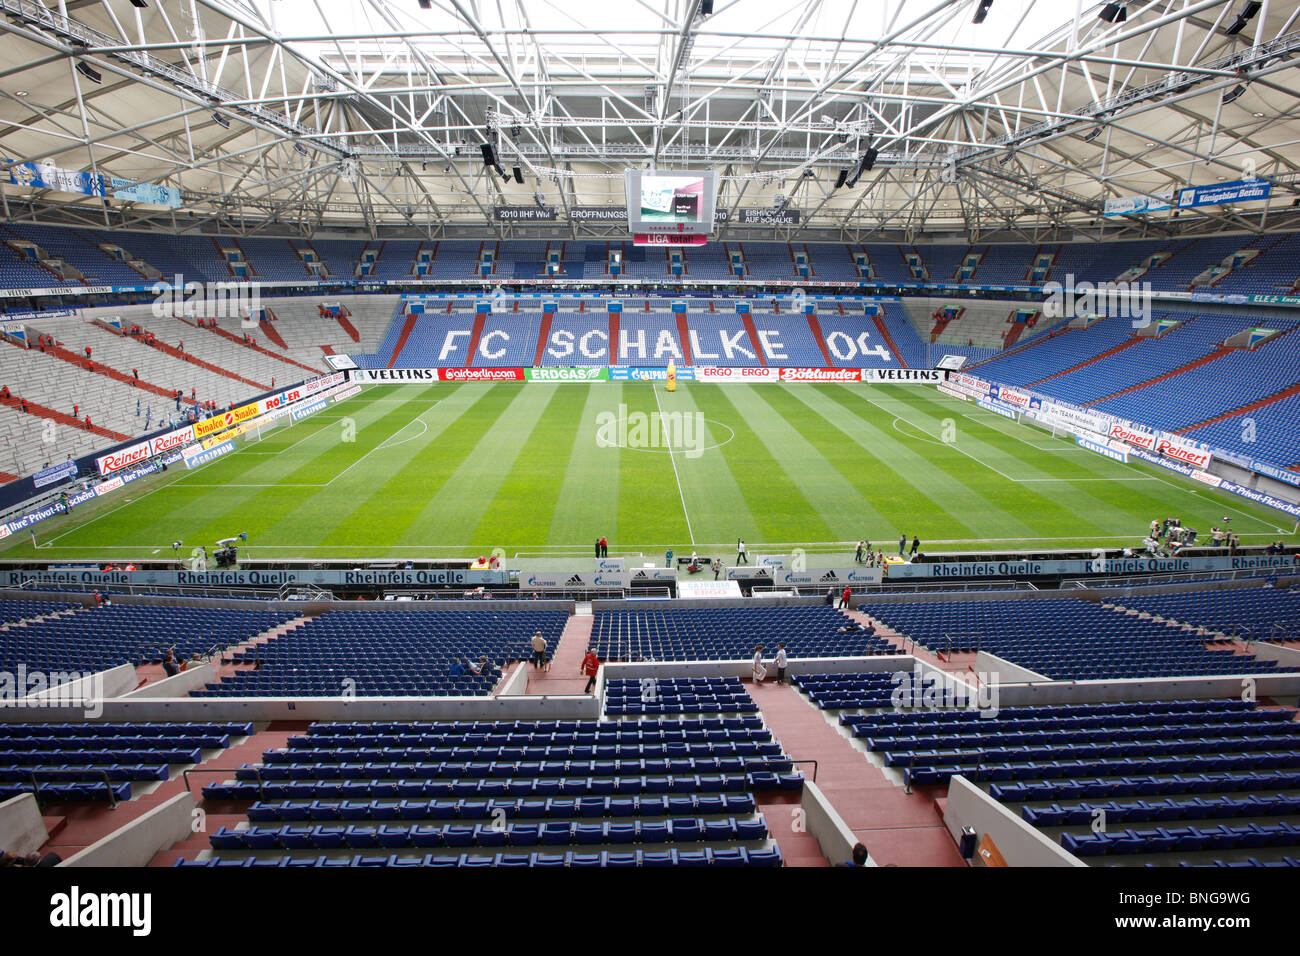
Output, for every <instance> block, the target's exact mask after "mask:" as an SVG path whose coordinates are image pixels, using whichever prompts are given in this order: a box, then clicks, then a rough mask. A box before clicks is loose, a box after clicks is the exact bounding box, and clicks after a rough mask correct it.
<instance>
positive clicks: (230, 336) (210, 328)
mask: <svg viewBox="0 0 1300 956" xmlns="http://www.w3.org/2000/svg"><path fill="white" fill-rule="evenodd" d="M178 318H179V316H178ZM180 321H182V322H184V323H185V324H186V325H191V324H193V323H192V321H191V320H190V319H180ZM197 327H198V328H202V329H203V330H205V331H207V332H211V333H213V334H214V335H219V336H221V338H223V339H226V340H228V341H230V342H234V343H236V344H237V345H242V346H243V347H244V348H246V349H250V350H252V351H254V352H259V353H261V354H262V355H266V356H269V357H270V358H273V359H275V360H276V361H279V362H284V363H285V364H286V365H293V366H296V367H297V368H300V369H303V370H304V371H307V372H310V373H311V374H312V375H319V374H320V369H318V368H312V367H311V366H310V365H304V364H303V363H302V362H298V361H295V360H294V359H291V358H289V357H288V356H287V355H280V354H279V353H277V352H272V351H271V350H270V349H268V348H264V347H263V346H261V345H257V344H256V343H253V342H245V341H244V340H243V339H242V338H240V337H239V336H238V335H236V334H235V333H234V332H230V331H227V330H226V329H223V328H221V327H220V326H216V325H204V326H197ZM259 331H261V330H260V329H259Z"/></svg>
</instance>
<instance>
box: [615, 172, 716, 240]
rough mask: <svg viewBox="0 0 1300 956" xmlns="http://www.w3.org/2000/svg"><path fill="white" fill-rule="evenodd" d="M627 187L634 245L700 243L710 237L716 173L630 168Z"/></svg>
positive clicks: (629, 217) (628, 216) (629, 226)
mask: <svg viewBox="0 0 1300 956" xmlns="http://www.w3.org/2000/svg"><path fill="white" fill-rule="evenodd" d="M626 189H627V219H628V231H629V232H630V233H631V234H632V241H633V245H638V246H698V245H703V244H704V243H706V242H708V241H709V236H710V235H712V233H713V214H714V207H715V205H716V202H717V194H718V177H717V173H715V172H713V171H712V170H703V171H662V170H640V169H629V170H628V171H627V182H626Z"/></svg>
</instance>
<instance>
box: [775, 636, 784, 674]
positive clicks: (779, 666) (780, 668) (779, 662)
mask: <svg viewBox="0 0 1300 956" xmlns="http://www.w3.org/2000/svg"><path fill="white" fill-rule="evenodd" d="M785 665H786V658H785V642H784V641H780V642H778V643H777V645H776V682H777V683H778V684H784V683H785Z"/></svg>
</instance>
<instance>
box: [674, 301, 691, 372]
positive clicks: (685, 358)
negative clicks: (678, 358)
mask: <svg viewBox="0 0 1300 956" xmlns="http://www.w3.org/2000/svg"><path fill="white" fill-rule="evenodd" d="M677 341H679V342H681V343H682V364H683V365H684V366H686V367H687V368H690V367H691V365H692V364H693V363H692V362H691V330H690V323H689V322H687V321H686V315H685V314H684V313H682V314H679V315H678V316H677Z"/></svg>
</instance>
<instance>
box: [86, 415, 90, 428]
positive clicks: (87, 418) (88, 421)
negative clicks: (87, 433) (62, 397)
mask: <svg viewBox="0 0 1300 956" xmlns="http://www.w3.org/2000/svg"><path fill="white" fill-rule="evenodd" d="M86 427H87V428H89V427H90V416H89V415H87V416H86Z"/></svg>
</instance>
